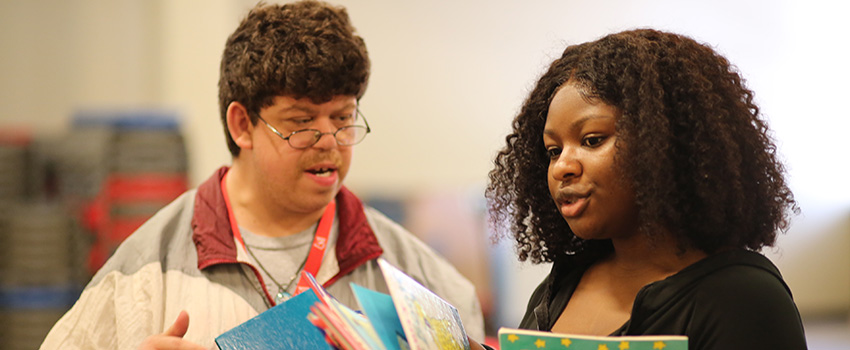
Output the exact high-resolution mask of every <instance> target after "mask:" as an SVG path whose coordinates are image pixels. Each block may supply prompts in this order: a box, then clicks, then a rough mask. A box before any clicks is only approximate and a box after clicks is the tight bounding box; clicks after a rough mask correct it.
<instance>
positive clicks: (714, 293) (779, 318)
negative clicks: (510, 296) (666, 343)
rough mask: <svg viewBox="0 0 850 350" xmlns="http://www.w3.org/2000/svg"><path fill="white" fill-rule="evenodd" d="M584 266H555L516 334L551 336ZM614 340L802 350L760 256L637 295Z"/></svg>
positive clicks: (787, 305) (795, 317) (709, 261)
mask: <svg viewBox="0 0 850 350" xmlns="http://www.w3.org/2000/svg"><path fill="white" fill-rule="evenodd" d="M588 266H589V264H576V263H575V262H573V261H571V259H564V260H563V261H560V262H556V263H555V264H554V265H553V267H552V271H551V272H550V273H549V276H547V277H546V279H545V280H543V282H542V283H541V284H540V285H539V286H538V287H537V289H536V290H535V291H534V293H533V294H532V295H531V300H529V303H528V309H527V311H526V313H525V316H524V317H523V320H522V322H521V323H520V326H519V328H524V329H532V330H543V331H550V330H551V329H552V326H554V325H555V321H556V320H557V319H558V317H559V316H560V315H561V312H563V311H564V308H565V307H566V306H567V302H569V300H570V297H572V294H573V291H575V289H576V286H577V285H578V282H579V280H580V279H581V276H582V274H583V273H584V271H585V270H586V269H587V268H588ZM612 335H686V336H688V344H689V346H688V347H689V348H690V349H691V350H708V349H717V350H720V349H723V350H734V349H742V350H743V349H747V350H753V349H786V350H796V349H806V339H805V335H804V333H803V325H802V323H801V321H800V314H799V312H798V311H797V306H796V305H795V304H794V300H793V299H792V298H791V291H790V290H789V289H788V286H787V285H786V284H785V282H784V281H783V280H782V276H781V275H780V274H779V269H777V268H776V266H774V265H773V263H771V262H770V260H768V259H767V258H765V257H764V256H763V255H761V254H758V253H755V252H751V251H746V250H733V251H727V252H723V253H718V254H715V255H712V256H709V257H707V258H705V259H703V260H700V261H698V262H696V263H694V264H693V265H691V266H688V267H686V268H684V269H683V270H682V271H679V272H678V273H676V274H675V275H672V276H670V277H668V278H666V279H664V280H661V281H657V282H653V283H650V284H648V285H646V286H644V287H643V288H641V290H640V291H639V292H638V294H637V297H636V298H635V301H634V305H633V306H632V312H631V319H629V321H627V322H626V323H625V324H624V325H623V326H622V327H620V329H618V330H616V331H615V332H614V333H612Z"/></svg>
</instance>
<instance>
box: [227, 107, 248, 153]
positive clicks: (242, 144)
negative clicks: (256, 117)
mask: <svg viewBox="0 0 850 350" xmlns="http://www.w3.org/2000/svg"><path fill="white" fill-rule="evenodd" d="M227 131H228V132H229V133H230V137H231V138H233V142H236V145H237V146H239V148H242V149H251V148H253V144H254V143H253V138H252V137H251V134H252V133H253V132H254V124H253V123H251V117H250V116H248V110H247V109H246V108H245V106H244V105H243V104H241V103H239V102H235V101H234V102H231V103H230V105H229V106H227Z"/></svg>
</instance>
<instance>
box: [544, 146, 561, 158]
mask: <svg viewBox="0 0 850 350" xmlns="http://www.w3.org/2000/svg"><path fill="white" fill-rule="evenodd" d="M560 155H561V149H560V148H557V147H552V148H548V149H546V156H547V157H549V159H554V158H558V156H560Z"/></svg>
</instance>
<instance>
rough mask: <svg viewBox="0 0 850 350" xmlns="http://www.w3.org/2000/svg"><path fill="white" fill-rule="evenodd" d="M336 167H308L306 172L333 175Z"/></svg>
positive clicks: (323, 175) (317, 174)
mask: <svg viewBox="0 0 850 350" xmlns="http://www.w3.org/2000/svg"><path fill="white" fill-rule="evenodd" d="M334 171H336V169H334V168H318V169H308V170H307V172H308V173H311V174H313V175H316V176H322V177H327V176H331V175H333V173H334Z"/></svg>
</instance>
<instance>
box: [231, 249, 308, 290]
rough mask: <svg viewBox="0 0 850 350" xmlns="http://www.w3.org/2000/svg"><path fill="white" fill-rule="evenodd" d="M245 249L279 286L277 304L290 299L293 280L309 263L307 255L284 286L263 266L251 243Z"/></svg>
mask: <svg viewBox="0 0 850 350" xmlns="http://www.w3.org/2000/svg"><path fill="white" fill-rule="evenodd" d="M245 250H247V251H248V254H251V257H252V258H254V261H256V262H257V266H259V267H260V268H261V269H263V272H265V273H266V276H269V278H270V279H271V280H272V282H274V284H275V285H276V286H277V294H275V296H274V303H275V305H277V304H280V303H282V302H284V301H287V300H289V298H291V297H292V294H290V293H289V288H290V287H292V282H295V278H296V277H298V273H299V272H301V269H303V268H304V264H306V263H307V258H306V257H305V258H304V261H302V262H301V266H298V268H297V269H295V274H294V275H292V278H290V279H289V282H288V283H287V284H286V287H284V286H283V284H281V283H278V282H277V280H276V279H274V276H272V274H271V273H269V270H266V268H265V266H263V263H261V262H260V259H257V256H256V255H254V252H253V251H251V247H250V246H249V245H247V244H245ZM309 256H310V254H307V257H309Z"/></svg>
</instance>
